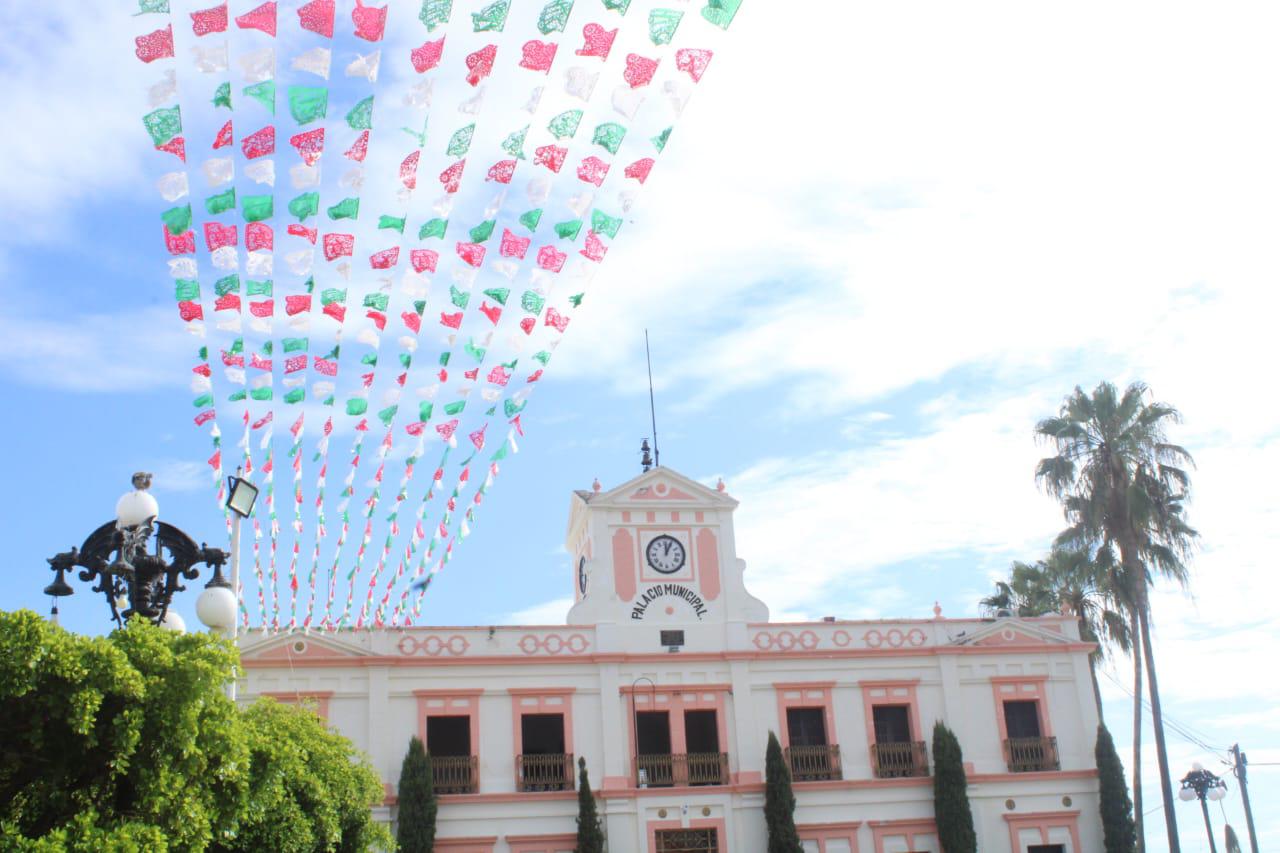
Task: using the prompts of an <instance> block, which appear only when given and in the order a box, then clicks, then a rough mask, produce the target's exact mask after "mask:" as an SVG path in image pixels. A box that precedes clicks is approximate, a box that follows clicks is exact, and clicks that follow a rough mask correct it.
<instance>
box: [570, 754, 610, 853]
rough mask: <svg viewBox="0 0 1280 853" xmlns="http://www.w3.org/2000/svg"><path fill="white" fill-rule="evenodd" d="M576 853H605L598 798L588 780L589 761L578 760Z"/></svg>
mask: <svg viewBox="0 0 1280 853" xmlns="http://www.w3.org/2000/svg"><path fill="white" fill-rule="evenodd" d="M573 850H574V853H604V831H603V830H602V829H601V828H600V818H599V817H598V816H597V815H596V798H595V796H594V795H593V794H592V793H591V783H590V782H589V781H588V780H587V759H585V758H579V759H578V843H577V844H576V845H574V848H573Z"/></svg>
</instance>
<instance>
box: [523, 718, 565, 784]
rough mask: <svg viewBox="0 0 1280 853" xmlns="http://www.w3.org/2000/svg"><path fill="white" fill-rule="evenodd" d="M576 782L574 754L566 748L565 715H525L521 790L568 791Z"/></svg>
mask: <svg viewBox="0 0 1280 853" xmlns="http://www.w3.org/2000/svg"><path fill="white" fill-rule="evenodd" d="M572 784H573V756H572V755H570V754H569V753H568V752H567V751H566V750H565V745H564V715H563V714H521V715H520V754H519V755H518V756H516V790H517V791H564V790H567V789H568V788H569V787H571V786H572Z"/></svg>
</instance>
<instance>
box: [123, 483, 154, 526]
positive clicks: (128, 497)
mask: <svg viewBox="0 0 1280 853" xmlns="http://www.w3.org/2000/svg"><path fill="white" fill-rule="evenodd" d="M159 516H160V504H159V503H157V502H156V499H155V498H154V497H152V496H151V493H150V492H146V491H143V490H142V489H138V490H137V491H133V492H125V493H124V494H123V495H121V496H120V500H118V501H116V526H117V527H134V526H136V525H139V524H142V523H143V522H144V521H146V520H147V519H148V518H158V517H159Z"/></svg>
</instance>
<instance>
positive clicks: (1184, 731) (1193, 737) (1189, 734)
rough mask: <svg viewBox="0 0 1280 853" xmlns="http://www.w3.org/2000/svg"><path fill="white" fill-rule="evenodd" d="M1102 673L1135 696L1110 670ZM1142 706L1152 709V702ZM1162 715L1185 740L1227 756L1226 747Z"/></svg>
mask: <svg viewBox="0 0 1280 853" xmlns="http://www.w3.org/2000/svg"><path fill="white" fill-rule="evenodd" d="M1102 674H1103V675H1105V676H1106V677H1107V679H1108V680H1109V681H1111V683H1112V684H1114V685H1115V686H1116V687H1119V688H1120V690H1121V691H1122V692H1123V693H1124V694H1125V695H1126V696H1128V697H1129V698H1130V699H1132V698H1133V691H1131V690H1129V688H1128V687H1126V686H1125V685H1124V684H1123V683H1122V682H1121V681H1120V680H1119V679H1118V678H1116V677H1115V676H1114V675H1112V674H1111V673H1110V672H1107V671H1106V670H1103V673H1102ZM1142 707H1144V708H1146V709H1147V710H1148V711H1150V710H1151V703H1150V702H1149V701H1148V700H1146V699H1143V700H1142ZM1161 717H1162V718H1163V722H1164V724H1165V727H1166V728H1168V729H1171V730H1172V731H1173V732H1174V734H1176V735H1178V736H1180V737H1181V738H1182V739H1183V740H1185V741H1187V742H1188V743H1190V744H1192V745H1193V746H1198V747H1200V748H1201V749H1203V750H1205V751H1207V752H1212V753H1215V754H1217V755H1218V756H1219V757H1222V756H1225V755H1226V754H1227V750H1226V749H1219V748H1217V747H1213V746H1210V745H1209V744H1208V743H1206V742H1205V740H1204V739H1203V738H1202V737H1199V736H1197V734H1196V733H1195V732H1193V731H1192V730H1191V729H1190V728H1188V727H1187V726H1184V725H1183V724H1181V723H1179V722H1178V721H1177V720H1175V719H1173V718H1172V717H1170V716H1169V714H1167V713H1162V714H1161ZM1224 760H1225V759H1224ZM1226 763H1227V764H1230V763H1231V762H1229V761H1227V762H1226Z"/></svg>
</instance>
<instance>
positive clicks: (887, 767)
mask: <svg viewBox="0 0 1280 853" xmlns="http://www.w3.org/2000/svg"><path fill="white" fill-rule="evenodd" d="M871 769H872V771H873V772H874V773H875V775H876V778H878V779H902V778H905V777H909V776H928V775H929V753H928V750H926V749H925V744H924V741H922V740H917V741H905V742H903V743H873V744H872V745H871Z"/></svg>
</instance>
